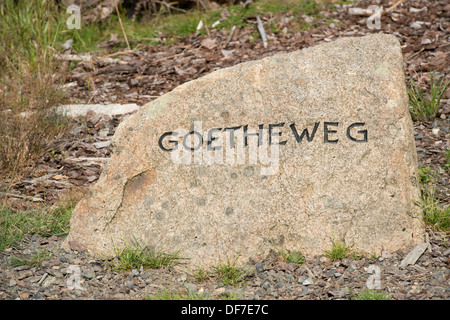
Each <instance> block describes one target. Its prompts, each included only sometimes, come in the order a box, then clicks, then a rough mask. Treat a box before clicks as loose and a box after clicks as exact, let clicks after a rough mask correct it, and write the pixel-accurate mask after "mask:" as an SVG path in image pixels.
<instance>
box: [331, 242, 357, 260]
mask: <svg viewBox="0 0 450 320" xmlns="http://www.w3.org/2000/svg"><path fill="white" fill-rule="evenodd" d="M331 241H332V247H331V250H329V251H325V254H326V256H327V257H328V258H330V260H331V261H338V260H341V259H343V258H346V257H348V256H349V255H350V254H351V250H352V246H351V245H347V244H346V243H345V241H335V240H331Z"/></svg>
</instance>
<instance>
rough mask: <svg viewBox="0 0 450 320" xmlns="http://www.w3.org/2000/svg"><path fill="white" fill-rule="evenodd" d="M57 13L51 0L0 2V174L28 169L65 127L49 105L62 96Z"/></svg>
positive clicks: (7, 0)
mask: <svg viewBox="0 0 450 320" xmlns="http://www.w3.org/2000/svg"><path fill="white" fill-rule="evenodd" d="M56 12H57V6H56V5H55V3H54V2H53V1H50V0H30V1H14V0H5V1H3V2H2V5H1V6H0V30H2V32H1V33H0V176H6V177H10V178H11V177H15V176H17V175H19V176H20V175H21V174H26V173H28V172H29V171H30V170H31V169H32V167H33V165H34V162H35V160H36V159H37V158H38V157H39V156H40V155H42V154H43V153H44V152H45V149H46V147H47V145H48V141H49V140H51V139H53V138H54V137H55V136H57V135H59V134H61V133H62V132H64V130H66V128H67V127H68V122H67V119H66V118H65V117H63V116H60V115H57V114H56V113H55V111H54V108H53V107H55V106H56V105H58V104H59V103H61V102H62V101H64V100H65V94H64V93H63V91H62V90H60V89H59V88H58V85H60V84H62V83H63V82H64V74H65V72H64V71H63V70H62V64H61V63H59V62H58V61H57V60H56V59H54V55H55V51H56V50H55V49H53V47H54V46H55V42H56V40H57V38H58V37H59V36H60V34H61V25H62V22H61V21H59V20H58V17H59V15H58V14H57V13H56ZM54 13H55V14H54Z"/></svg>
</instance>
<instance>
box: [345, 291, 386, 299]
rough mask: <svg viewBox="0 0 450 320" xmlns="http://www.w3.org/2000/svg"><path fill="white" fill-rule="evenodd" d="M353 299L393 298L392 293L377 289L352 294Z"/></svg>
mask: <svg viewBox="0 0 450 320" xmlns="http://www.w3.org/2000/svg"><path fill="white" fill-rule="evenodd" d="M352 296H353V298H352V299H353V300H391V299H392V295H391V294H389V293H387V292H383V291H376V290H364V291H361V292H359V293H357V294H352Z"/></svg>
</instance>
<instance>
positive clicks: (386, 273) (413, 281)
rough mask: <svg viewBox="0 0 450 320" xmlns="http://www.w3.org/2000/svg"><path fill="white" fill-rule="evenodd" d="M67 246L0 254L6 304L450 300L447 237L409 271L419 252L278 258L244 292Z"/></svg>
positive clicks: (36, 244) (37, 242)
mask: <svg viewBox="0 0 450 320" xmlns="http://www.w3.org/2000/svg"><path fill="white" fill-rule="evenodd" d="M62 241H63V237H56V236H52V237H49V238H41V237H39V236H38V235H33V236H31V237H28V238H26V240H25V241H23V243H22V244H21V245H20V246H17V247H13V248H10V249H7V250H6V251H4V252H2V253H0V299H2V300H28V299H32V300H44V299H45V300H47V299H48V300H52V299H53V300H85V299H89V300H105V299H106V300H111V299H113V300H114V299H120V300H140V299H148V298H152V297H153V298H155V297H158V296H157V294H158V293H161V292H164V291H170V292H176V293H179V294H189V293H190V294H196V295H197V296H199V295H200V296H203V298H204V299H227V298H231V299H239V300H278V299H280V300H296V299H300V300H305V299H307V300H340V299H345V300H347V299H353V298H354V297H355V294H358V293H360V292H362V291H366V290H367V289H368V287H371V285H377V284H380V286H381V287H380V289H379V291H380V292H385V293H388V294H389V295H390V296H391V299H393V300H429V299H437V300H447V299H449V298H450V269H449V266H450V248H449V247H450V246H449V245H450V242H449V239H448V237H447V238H446V236H445V234H442V233H434V232H428V243H429V245H428V248H427V249H426V251H425V252H424V253H423V254H422V255H421V257H420V258H419V259H418V260H417V261H416V262H415V263H414V264H412V265H408V266H406V267H403V268H402V267H400V263H401V261H402V260H403V258H404V257H405V256H406V255H407V254H408V253H409V252H410V251H411V250H412V249H413V248H407V249H406V250H404V251H398V252H392V253H390V252H383V253H382V255H381V256H380V257H376V258H362V259H359V260H353V259H351V258H344V259H342V260H339V261H337V262H332V261H330V260H329V259H328V258H327V257H326V256H325V255H324V256H320V257H314V258H308V257H306V261H305V263H303V264H302V265H301V266H300V267H299V266H298V264H296V263H285V262H281V261H280V260H279V259H275V258H274V259H272V260H266V261H254V262H253V263H251V264H249V265H247V266H245V267H244V268H243V270H245V272H246V273H247V276H246V277H245V278H244V279H243V281H241V282H239V283H238V284H237V285H236V286H226V285H223V284H222V283H221V282H220V281H219V279H218V277H217V275H216V274H215V273H214V272H213V271H210V272H209V276H208V277H207V279H204V280H202V281H196V280H195V276H194V275H195V270H191V269H189V268H187V267H186V266H183V265H182V264H180V265H176V266H174V267H171V268H161V269H143V268H137V269H133V270H131V271H121V270H113V269H112V268H111V265H110V264H108V263H107V262H106V261H104V260H102V259H99V258H98V257H93V256H90V255H89V254H87V253H86V251H82V248H79V247H77V246H76V245H74V246H73V247H72V248H71V249H72V250H70V251H65V250H63V249H61V246H60V245H61V243H62ZM77 249H78V250H80V251H77ZM37 254H40V255H41V256H44V255H45V257H46V259H45V260H44V261H43V262H41V263H40V264H37V265H35V266H33V265H21V266H16V267H14V265H13V262H14V261H16V259H15V258H19V259H22V260H31V259H32V258H33V257H36V255H37ZM212 270H213V269H212ZM378 279H379V282H377V281H378Z"/></svg>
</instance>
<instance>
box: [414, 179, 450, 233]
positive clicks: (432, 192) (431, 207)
mask: <svg viewBox="0 0 450 320" xmlns="http://www.w3.org/2000/svg"><path fill="white" fill-rule="evenodd" d="M418 205H419V206H420V208H421V209H422V214H423V221H424V222H425V223H426V224H427V225H429V226H430V227H431V228H433V229H435V230H440V231H445V232H449V231H450V207H447V208H442V207H441V206H440V204H439V199H437V197H436V189H435V187H434V185H432V184H429V185H427V186H422V190H421V201H420V203H418Z"/></svg>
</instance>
